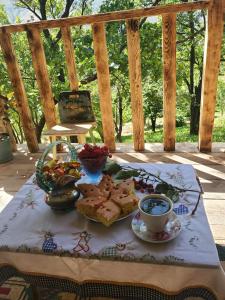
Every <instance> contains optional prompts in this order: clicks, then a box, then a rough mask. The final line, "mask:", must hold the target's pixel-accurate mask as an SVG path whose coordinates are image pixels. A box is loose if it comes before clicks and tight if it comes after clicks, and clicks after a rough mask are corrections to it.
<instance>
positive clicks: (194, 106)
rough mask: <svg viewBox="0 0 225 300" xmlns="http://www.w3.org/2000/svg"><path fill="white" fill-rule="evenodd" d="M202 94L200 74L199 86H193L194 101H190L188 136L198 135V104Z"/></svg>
mask: <svg viewBox="0 0 225 300" xmlns="http://www.w3.org/2000/svg"><path fill="white" fill-rule="evenodd" d="M201 92H202V73H201V74H200V79H199V84H198V86H195V93H194V97H193V98H194V99H192V101H191V120H192V122H191V123H190V134H198V130H199V118H200V103H201Z"/></svg>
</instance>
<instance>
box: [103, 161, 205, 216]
mask: <svg viewBox="0 0 225 300" xmlns="http://www.w3.org/2000/svg"><path fill="white" fill-rule="evenodd" d="M103 172H104V173H105V174H109V175H114V178H115V179H118V180H121V179H128V178H131V177H132V178H138V179H139V180H140V181H141V182H142V183H145V184H146V185H147V184H148V183H149V182H151V184H156V186H155V188H154V193H159V194H165V195H166V196H167V197H169V198H170V199H171V200H172V201H173V202H177V201H178V200H179V196H180V193H184V192H194V193H198V194H199V195H198V200H197V202H196V205H195V207H194V209H193V211H192V213H191V215H194V214H195V212H196V210H197V207H198V205H199V202H200V199H201V194H203V190H202V187H201V184H200V182H199V180H198V178H197V181H198V184H199V186H200V191H199V190H194V189H185V188H180V187H178V186H175V185H172V184H170V183H168V182H166V181H165V180H163V179H162V178H161V177H160V176H159V175H156V174H153V173H151V172H148V171H146V170H145V169H142V168H139V169H136V168H133V167H130V166H121V165H119V164H117V163H116V162H109V163H107V164H106V166H105V168H104V170H103Z"/></svg>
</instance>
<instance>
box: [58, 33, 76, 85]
mask: <svg viewBox="0 0 225 300" xmlns="http://www.w3.org/2000/svg"><path fill="white" fill-rule="evenodd" d="M61 33H62V40H63V45H64V50H65V57H66V66H67V72H68V79H69V82H70V88H71V90H72V91H77V90H78V87H79V82H78V77H77V69H76V62H75V55H74V47H73V41H72V36H71V31H70V28H69V27H62V28H61Z"/></svg>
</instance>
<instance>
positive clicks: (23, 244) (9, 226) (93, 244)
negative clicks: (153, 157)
mask: <svg viewBox="0 0 225 300" xmlns="http://www.w3.org/2000/svg"><path fill="white" fill-rule="evenodd" d="M130 166H132V167H135V168H140V167H141V168H145V169H146V170H147V171H151V173H154V174H157V175H159V176H160V177H161V178H162V179H164V180H165V181H167V182H168V183H171V184H173V185H176V186H178V187H181V188H184V189H192V190H197V191H200V187H199V184H198V182H197V180H196V174H195V171H194V169H193V168H192V166H190V165H174V164H162V165H161V164H159V165H158V164H157V165H155V164H134V163H132V164H130ZM141 196H143V195H142V194H139V197H141ZM44 199H45V193H44V192H43V191H42V190H40V189H39V188H38V187H37V186H36V185H35V184H34V183H33V178H31V179H29V180H28V182H27V183H26V184H25V185H24V186H22V188H21V189H20V190H19V192H18V193H17V194H16V196H15V197H14V199H13V200H12V201H11V202H10V203H9V205H8V206H7V207H6V208H5V210H4V211H3V212H2V213H1V218H0V251H7V252H8V251H14V252H28V253H48V254H52V255H65V256H70V257H71V256H73V257H78V256H79V257H83V258H86V257H88V258H104V259H113V260H129V261H136V262H137V261H141V262H150V263H160V264H164V263H165V264H181V265H201V266H210V267H216V266H219V259H218V255H217V251H216V247H215V243H214V240H213V237H212V234H211V231H210V228H209V225H208V221H207V217H206V214H205V210H204V206H203V202H202V200H201V201H200V204H199V207H198V209H197V211H196V213H195V215H194V216H192V215H191V211H192V210H193V209H194V207H195V204H196V202H197V200H198V193H194V192H186V193H184V194H183V195H181V197H180V201H179V202H178V203H176V204H175V205H174V209H175V211H176V212H177V213H178V217H179V218H180V220H181V223H182V231H181V233H180V235H179V236H178V237H177V238H176V239H175V240H173V241H171V242H168V243H164V244H150V243H147V242H143V241H141V240H140V239H138V238H137V237H136V236H135V235H134V233H133V232H132V229H131V220H132V216H130V217H129V218H127V219H125V220H121V221H119V222H116V223H114V224H113V225H112V226H111V227H109V228H106V227H104V226H103V225H102V224H99V223H95V222H92V221H89V220H87V219H85V218H84V217H83V216H81V215H80V214H79V213H78V212H77V211H75V210H74V211H71V212H69V213H57V212H55V211H53V210H52V209H51V208H50V207H48V206H47V205H46V204H45V201H44Z"/></svg>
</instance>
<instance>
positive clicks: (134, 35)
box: [127, 20, 144, 151]
mask: <svg viewBox="0 0 225 300" xmlns="http://www.w3.org/2000/svg"><path fill="white" fill-rule="evenodd" d="M127 47H128V66H129V77H130V93H131V109H132V123H133V136H134V149H135V150H136V151H143V150H144V113H143V101H142V83H141V57H140V35H139V21H138V20H129V21H127Z"/></svg>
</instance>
